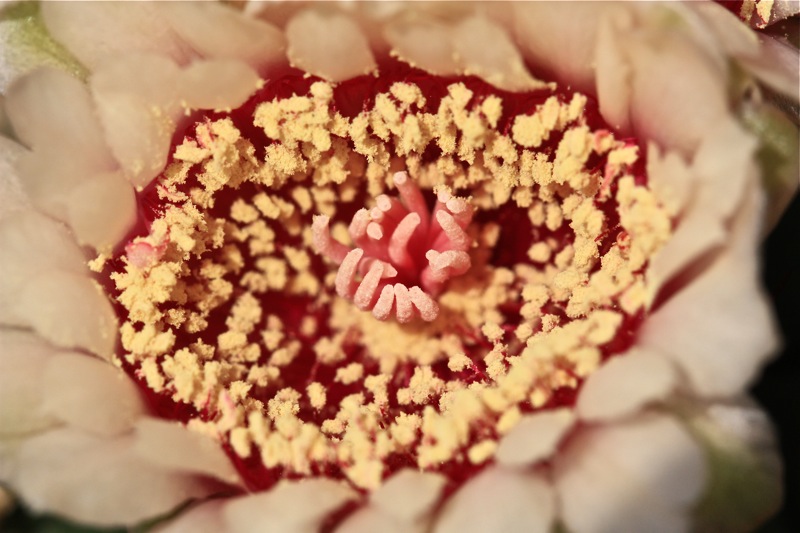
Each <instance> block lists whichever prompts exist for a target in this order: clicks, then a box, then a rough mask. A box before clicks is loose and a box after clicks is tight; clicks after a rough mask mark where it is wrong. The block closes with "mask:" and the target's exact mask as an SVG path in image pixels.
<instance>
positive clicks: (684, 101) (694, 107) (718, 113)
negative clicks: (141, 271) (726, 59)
mask: <svg viewBox="0 0 800 533" xmlns="http://www.w3.org/2000/svg"><path fill="white" fill-rule="evenodd" d="M648 35H649V34H648ZM655 35H657V36H658V42H657V43H652V42H651V41H649V40H648V39H650V37H647V38H645V37H643V36H638V35H637V36H636V37H630V38H628V39H627V40H626V43H625V44H624V46H626V48H627V50H628V54H629V57H630V59H631V64H632V88H633V93H632V98H631V105H632V113H631V120H632V123H633V126H634V128H635V130H636V131H637V132H638V133H639V135H641V136H642V137H645V138H649V139H653V140H654V141H656V142H657V143H659V144H660V145H662V146H664V147H667V148H671V149H676V150H678V151H680V152H681V153H683V154H687V155H688V154H693V153H694V151H695V150H696V149H697V146H698V145H699V144H700V142H701V141H702V140H703V139H705V138H707V136H708V135H710V134H711V131H712V129H713V128H714V127H715V126H716V124H718V123H719V122H720V120H722V118H723V117H725V116H727V114H728V109H727V101H728V100H727V94H726V86H725V83H726V73H725V72H722V71H720V70H719V69H718V68H717V67H716V65H715V64H714V62H713V60H712V59H711V58H710V57H709V56H707V55H705V53H704V52H703V50H702V49H700V48H698V47H697V46H696V45H694V44H693V43H691V42H690V41H689V40H688V39H685V38H682V37H681V36H680V35H676V34H673V33H666V32H657V33H655ZM678 73H679V74H678Z"/></svg>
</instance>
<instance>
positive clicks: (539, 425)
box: [496, 409, 575, 466]
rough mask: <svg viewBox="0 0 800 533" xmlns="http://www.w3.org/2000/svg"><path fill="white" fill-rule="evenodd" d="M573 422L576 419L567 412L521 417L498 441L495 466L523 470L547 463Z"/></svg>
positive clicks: (555, 411) (549, 412)
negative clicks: (498, 464) (513, 467)
mask: <svg viewBox="0 0 800 533" xmlns="http://www.w3.org/2000/svg"><path fill="white" fill-rule="evenodd" d="M574 422H575V416H574V415H573V414H572V411H571V410H570V409H556V410H553V411H543V412H539V413H535V414H532V415H526V416H524V417H522V419H521V420H520V421H519V423H518V424H517V425H516V426H514V428H513V429H512V430H511V431H510V432H509V433H508V435H506V436H505V437H503V440H501V441H500V446H499V447H498V448H497V455H496V457H497V462H498V463H500V464H503V465H506V466H525V465H532V464H534V463H536V462H538V461H541V460H543V459H547V458H548V457H550V456H551V455H552V454H553V453H554V452H555V451H556V449H557V448H558V444H559V442H561V439H562V438H563V437H564V435H566V433H567V431H569V430H570V428H572V425H573V424H574Z"/></svg>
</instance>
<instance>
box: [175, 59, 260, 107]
mask: <svg viewBox="0 0 800 533" xmlns="http://www.w3.org/2000/svg"><path fill="white" fill-rule="evenodd" d="M181 78H182V80H181V83H182V84H183V87H184V90H183V91H182V93H183V95H184V100H185V102H186V107H189V108H193V109H226V108H229V109H236V108H237V107H239V106H240V105H242V104H243V103H245V101H247V98H248V97H249V96H250V95H251V94H253V91H255V90H256V88H257V86H258V83H259V81H260V80H259V78H258V74H256V72H255V71H254V70H253V69H252V68H250V67H248V66H247V65H246V64H244V63H242V62H239V61H233V60H228V59H217V60H210V61H196V62H194V63H193V64H192V65H191V66H190V67H188V68H187V69H186V70H185V71H184V72H183V73H182V76H181Z"/></svg>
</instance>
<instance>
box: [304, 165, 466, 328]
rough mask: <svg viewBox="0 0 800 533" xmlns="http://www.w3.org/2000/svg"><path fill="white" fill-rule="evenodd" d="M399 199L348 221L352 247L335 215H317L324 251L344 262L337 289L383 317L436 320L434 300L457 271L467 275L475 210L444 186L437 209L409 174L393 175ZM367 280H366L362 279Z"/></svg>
mask: <svg viewBox="0 0 800 533" xmlns="http://www.w3.org/2000/svg"><path fill="white" fill-rule="evenodd" d="M393 181H394V185H395V186H396V187H397V191H398V193H399V196H400V197H399V199H398V198H395V197H391V196H388V195H385V194H382V195H380V196H378V197H377V198H375V204H376V205H375V207H374V208H372V209H370V210H367V209H359V210H358V211H356V213H355V214H354V215H353V218H352V220H351V221H350V226H349V227H348V233H349V235H350V238H351V239H352V248H351V247H348V246H346V245H344V244H342V243H340V242H338V241H336V240H334V239H333V237H332V236H331V233H330V227H329V222H330V220H329V219H328V217H324V216H318V217H315V218H314V223H313V225H312V228H311V229H312V239H313V242H314V247H315V248H316V250H317V252H318V253H319V254H320V255H322V256H323V257H325V258H327V259H328V260H330V261H331V262H333V263H335V264H337V265H339V270H338V272H337V274H336V281H335V286H336V293H337V294H338V295H339V296H341V297H342V298H345V299H347V300H350V301H352V302H353V304H354V305H355V306H356V307H358V308H359V309H361V310H364V311H367V310H371V311H372V314H373V315H374V316H375V318H377V319H378V320H388V319H389V317H391V316H392V315H394V316H395V318H396V319H397V321H398V322H400V323H407V322H410V321H411V320H413V319H414V318H415V317H419V318H421V319H422V320H424V321H426V322H431V321H433V320H436V318H437V317H438V315H439V305H438V304H437V303H436V300H435V299H434V297H435V296H437V295H438V294H439V293H441V291H442V290H443V289H444V286H445V285H446V283H447V282H448V281H449V280H450V279H452V278H453V277H456V276H460V275H462V274H464V273H466V272H467V271H468V270H469V268H470V266H471V261H470V257H469V253H468V250H469V249H470V247H471V246H472V237H470V235H469V233H468V232H467V228H468V226H469V224H470V222H471V221H472V216H473V209H472V206H471V205H470V204H469V202H468V201H467V200H466V199H464V198H457V197H454V196H452V195H451V194H450V193H449V192H447V191H439V193H438V194H437V198H436V203H435V206H434V207H433V212H432V213H431V212H430V211H429V209H428V206H427V203H426V202H425V197H424V196H423V194H422V191H421V190H420V189H419V187H417V185H416V184H415V183H414V182H413V181H412V180H411V179H410V178H409V177H408V174H406V173H405V172H398V173H396V174H395V175H394V176H393ZM359 278H360V279H359Z"/></svg>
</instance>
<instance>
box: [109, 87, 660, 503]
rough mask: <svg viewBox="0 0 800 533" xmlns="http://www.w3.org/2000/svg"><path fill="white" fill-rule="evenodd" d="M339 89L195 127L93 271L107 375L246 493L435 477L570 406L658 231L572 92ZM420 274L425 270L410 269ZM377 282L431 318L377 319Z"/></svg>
mask: <svg viewBox="0 0 800 533" xmlns="http://www.w3.org/2000/svg"><path fill="white" fill-rule="evenodd" d="M270 83H271V82H268V83H267V86H266V87H265V90H266V91H269V90H270ZM348 83H349V82H347V83H345V84H341V85H339V86H335V87H334V86H332V85H330V84H327V83H324V82H319V81H317V82H313V83H312V82H310V81H309V82H307V83H305V86H304V87H303V88H301V89H297V90H294V91H293V92H292V93H291V94H280V91H277V89H276V90H274V91H273V93H272V94H270V95H269V98H266V97H264V95H263V94H257V95H256V96H255V97H254V101H253V102H252V105H250V106H249V107H247V106H245V108H246V109H247V110H249V111H247V112H240V113H239V114H238V115H237V114H235V113H233V114H229V115H225V114H223V113H210V114H208V115H205V116H203V117H202V118H201V119H198V120H196V121H195V122H194V125H193V126H192V128H191V130H190V131H188V132H187V134H186V136H185V138H184V139H183V141H182V142H179V143H177V144H176V145H175V146H174V150H173V154H172V157H171V160H170V164H169V166H168V167H167V169H166V171H165V172H164V174H163V175H162V176H161V177H160V178H159V179H158V180H157V181H156V182H155V183H154V185H153V186H151V188H150V189H149V190H148V191H145V192H144V193H143V194H142V196H141V197H142V198H145V199H146V200H147V201H146V202H143V203H144V205H146V206H149V207H148V209H149V210H150V211H149V215H148V217H147V220H146V223H147V224H146V226H147V227H146V231H143V232H141V233H140V234H139V235H138V236H136V237H134V238H132V239H131V240H130V242H128V243H127V245H126V246H125V249H124V251H122V252H121V253H120V254H119V255H118V256H117V257H116V258H114V259H113V260H112V261H110V262H109V263H108V265H107V269H108V270H110V271H111V272H110V273H109V279H110V280H111V281H110V282H111V283H112V284H113V290H112V291H111V292H112V293H113V295H114V297H115V300H116V303H117V306H118V309H119V311H120V316H121V319H122V322H123V325H122V327H121V333H122V335H121V338H122V347H121V353H120V355H119V363H120V365H121V366H122V367H123V368H124V369H125V370H126V371H128V372H129V373H131V374H132V375H133V376H135V378H136V379H137V381H138V382H139V383H140V384H141V386H142V387H143V388H145V389H146V390H147V391H148V394H149V395H150V397H151V399H152V400H153V404H154V406H155V408H156V410H157V411H159V412H160V414H161V415H162V416H165V417H171V418H174V419H176V420H179V421H180V422H182V423H185V424H187V425H188V426H189V427H190V428H192V429H195V430H197V431H200V432H204V433H207V434H209V435H211V436H213V437H214V438H215V439H218V440H219V441H220V443H221V444H222V445H223V446H224V447H225V449H226V450H227V451H228V453H229V455H230V457H231V460H232V461H233V462H234V464H235V465H236V466H237V467H238V468H239V469H240V471H242V472H243V476H244V478H245V479H247V480H248V483H249V484H250V485H251V488H253V489H261V488H266V487H268V486H270V485H271V484H272V483H274V482H275V481H276V480H277V479H280V478H281V477H313V476H328V477H334V478H343V479H347V480H349V482H351V483H352V484H353V485H354V486H356V487H358V488H362V489H367V490H371V489H375V488H377V487H378V486H380V484H381V483H382V480H383V479H385V477H386V476H388V475H390V474H391V473H392V472H393V471H394V470H396V469H397V468H399V467H402V466H413V467H418V468H421V469H423V470H433V471H441V472H444V473H447V474H448V475H451V477H452V478H453V479H457V478H459V476H460V474H453V472H459V471H460V472H471V471H474V470H476V469H478V468H480V467H481V465H484V464H486V463H487V462H490V461H491V460H492V458H493V455H494V451H495V449H496V447H497V444H498V441H499V440H500V439H501V438H502V436H503V435H505V434H506V433H508V432H509V431H510V430H511V429H513V428H514V426H515V425H516V424H517V422H518V421H519V420H520V418H521V417H522V416H523V415H524V414H525V413H529V412H533V411H536V410H541V409H550V408H555V407H561V406H564V405H570V404H571V402H572V398H574V394H575V391H576V389H577V388H578V387H579V386H580V383H581V382H582V380H583V379H584V378H585V377H586V376H588V375H589V374H591V373H592V372H593V371H594V370H596V369H597V368H598V366H599V365H601V364H602V363H603V361H604V360H606V359H607V358H608V357H610V356H613V355H616V354H618V353H621V352H623V351H624V350H625V349H626V348H627V346H628V345H629V344H630V342H631V339H632V336H633V335H635V330H636V327H637V326H638V322H639V320H640V319H641V317H642V315H643V313H644V312H645V311H646V307H647V304H648V297H649V293H648V289H647V286H646V284H645V278H644V274H643V272H644V268H645V267H646V265H647V262H648V260H649V259H650V258H651V257H652V255H653V254H654V253H655V252H656V251H657V250H658V249H659V248H660V247H661V246H662V245H663V244H664V242H665V241H666V240H667V239H668V238H669V236H670V232H671V221H670V218H669V215H668V213H667V212H666V210H665V209H663V208H662V207H661V206H660V205H658V203H657V202H656V201H655V199H654V196H653V195H652V194H651V192H650V191H649V190H648V188H647V180H646V178H645V177H643V172H642V170H641V169H642V168H643V164H642V161H641V160H640V154H639V147H638V146H637V145H636V144H633V143H631V142H629V141H623V140H618V139H617V138H616V137H615V135H614V134H613V133H612V132H610V131H609V130H608V129H607V128H605V127H603V126H602V124H601V123H600V121H599V119H598V118H597V113H596V111H595V110H593V109H594V108H593V107H592V106H593V105H594V104H593V103H592V102H591V101H590V100H589V99H587V98H586V97H585V96H583V95H580V94H577V93H575V94H573V93H566V92H557V91H552V90H550V89H543V90H541V91H537V92H536V93H531V94H528V95H510V94H509V93H501V92H500V91H497V90H494V89H492V88H491V87H490V86H488V85H486V84H484V83H482V82H478V81H476V80H474V79H461V80H458V79H454V80H441V79H436V78H433V77H432V76H428V77H427V78H425V79H421V80H417V82H415V81H414V78H413V77H405V78H402V79H400V78H399V79H397V80H395V81H393V82H391V83H385V84H384V85H383V86H382V88H381V89H380V90H378V91H375V92H373V93H371V94H370V95H369V97H368V98H363V99H359V98H360V97H359V98H357V96H359V95H361V94H362V93H359V92H358V90H357V89H358V87H359V86H358V82H357V81H354V82H353V83H352V84H350V85H348ZM364 83H367V82H364ZM354 87H355V88H354ZM348 91H350V92H348ZM265 94H266V93H265ZM354 94H355V95H356V96H354ZM354 99H355V100H357V102H356V104H358V105H354V104H353V102H352V100H354ZM240 111H241V110H240ZM398 172H401V173H406V174H401V175H400V176H401V177H400V178H399V180H398V179H397V178H395V176H396V175H397V173H398ZM402 176H405V177H402ZM409 185H413V187H414V188H416V189H417V193H418V195H417V196H415V198H416V200H414V201H415V202H416V204H414V205H411V203H413V202H412V201H411V200H408V199H407V198H406V196H404V192H403V190H402V187H408V186H409ZM409 198H410V197H409ZM399 200H403V201H399ZM450 200H454V201H453V202H450V203H448V202H449V201H450ZM455 200H457V201H455ZM387 202H388V203H387ZM420 202H421V203H420ZM439 204H441V205H444V206H449V207H450V210H449V211H448V210H447V208H445V207H441V206H439ZM398 206H399V207H398ZM437 206H439V207H437ZM423 207H424V208H425V209H423ZM384 208H385V209H384ZM395 208H396V209H400V208H403V209H405V211H402V212H401V211H395V212H393V213H394V214H395V215H398V213H399V214H402V215H403V216H402V217H399V215H398V217H396V219H395V221H394V222H392V223H391V231H389V230H386V228H387V227H388V226H386V225H384V226H380V225H381V224H383V222H381V221H382V220H384V219H383V218H380V217H383V216H384V215H385V216H387V217H388V216H390V215H389V214H388V213H389V210H390V209H395ZM437 209H438V211H437ZM422 211H425V213H427V214H423V213H422ZM437 212H445V215H438V216H439V217H444V218H447V217H450V218H449V219H448V222H447V223H450V222H453V224H456V223H457V222H458V223H457V224H456V225H457V227H458V230H459V231H460V232H461V233H463V236H460V235H459V237H458V238H459V239H460V240H458V242H457V243H456V244H453V243H455V242H456V241H455V240H451V239H450V237H449V235H448V238H447V239H442V240H441V242H445V244H441V242H440V241H436V239H435V237H430V240H425V239H427V238H428V237H427V235H428V234H425V235H426V236H425V237H424V238H423V237H416V236H415V235H416V234H415V233H413V232H414V231H416V229H414V228H417V227H418V226H419V225H420V224H421V221H417V220H416V219H415V218H414V216H411V215H412V214H415V213H416V214H418V215H417V218H420V220H421V217H425V216H428V217H436V216H437V215H436V213H437ZM463 212H469V217H468V218H467V217H463V218H461V219H460V222H459V219H458V213H463ZM358 213H361V214H360V215H359V214H358ZM382 213H383V214H382ZM370 216H372V217H373V218H372V219H370V218H369V217H370ZM392 216H394V215H392ZM358 217H362V219H363V217H367V219H363V220H362V221H361V222H362V223H363V224H362V226H363V231H361V230H359V229H358V228H356V230H358V231H356V232H355V233H354V230H353V224H355V220H356V219H357V218H358ZM408 217H411V219H410V220H411V221H410V222H408V223H406V226H413V228H412V229H411V230H408V228H406V229H405V230H403V231H405V232H406V233H404V234H400V235H399V236H398V237H397V238H396V241H397V242H400V244H399V245H397V244H396V245H395V248H394V251H392V250H393V249H392V248H391V243H390V242H389V241H390V240H391V239H392V236H393V235H395V234H398V232H400V231H401V230H400V229H398V228H399V225H400V224H402V222H401V220H405V219H406V218H408ZM378 219H379V220H378ZM376 220H378V223H377V225H378V226H380V228H379V229H380V231H379V230H378V229H374V228H373V230H372V232H373V233H371V234H368V233H367V229H366V228H367V225H368V224H369V223H370V222H375V221H376ZM428 222H429V221H425V223H428ZM387 224H388V223H387ZM443 224H444V223H443ZM441 227H442V228H443V227H444V225H442V226H441ZM440 229H441V228H440ZM451 229H452V228H451ZM384 230H386V231H384ZM453 232H455V229H453ZM453 235H455V233H453ZM381 239H383V240H381ZM403 239H405V240H403ZM414 239H416V240H414ZM453 239H455V237H454V238H453ZM417 241H419V242H417ZM392 242H394V241H392ZM376 243H378V244H376ZM381 243H382V244H381ZM415 243H416V244H415ZM420 243H422V244H420ZM437 243H438V244H437ZM373 245H374V246H375V247H376V248H374V249H373V248H369V247H370V246H373ZM356 249H360V250H362V254H361V255H359V254H355V255H357V256H358V257H355V256H353V255H352V254H353V250H356ZM364 250H373V252H369V253H366V252H364ZM374 250H378V251H374ZM398 250H400V251H398ZM431 250H432V251H433V253H429V252H430V251H431ZM384 252H385V253H386V254H387V255H386V256H380V257H383V259H382V260H380V261H379V260H377V259H375V258H377V257H379V255H380V254H381V253H384ZM449 252H453V253H450V255H448V257H450V258H451V259H452V258H454V257H455V253H456V252H458V254H459V255H458V257H459V259H458V263H457V264H456V263H455V262H450V263H447V264H446V265H445V263H443V262H442V261H444V259H439V256H444V254H445V253H449ZM370 254H372V255H370ZM404 254H405V255H404ZM415 254H416V255H415ZM351 256H352V257H353V258H352V259H348V258H350V257H351ZM369 258H372V259H371V262H366V263H364V260H365V259H369ZM348 260H349V261H350V263H351V264H350V266H349V267H347V268H348V269H347V271H346V272H345V274H344V275H342V274H341V272H342V270H343V269H345V263H346V262H347V261H348ZM435 260H438V261H440V263H437V264H441V265H445V266H446V267H447V268H450V269H451V270H448V271H447V272H448V275H447V276H443V275H442V276H439V277H435V276H434V277H433V278H431V277H430V276H431V275H430V274H426V275H423V271H424V270H425V269H426V268H428V269H429V270H430V269H431V268H432V267H431V266H430V265H432V264H433V262H434V261H435ZM448 261H450V259H448ZM452 261H456V260H455V259H452ZM409 262H410V263H409ZM379 263H380V265H379V266H378V267H376V266H375V265H378V264H379ZM409 264H411V265H412V266H413V268H411V267H408V265H409ZM109 265H110V266H109ZM340 265H341V266H340ZM384 265H386V266H384ZM404 265H405V266H404ZM456 266H457V267H458V268H455V267H456ZM406 267H408V268H406ZM443 268H444V267H442V269H443ZM404 269H405V270H404ZM440 270H441V269H440ZM392 271H394V274H392ZM442 271H444V270H442ZM393 275H395V276H400V277H402V279H403V281H402V283H401V282H397V283H396V284H394V285H393V284H391V283H394V282H392V281H391V279H390V278H392V276H393ZM342 276H344V277H345V278H346V279H344V281H342V280H341V279H337V277H338V278H342ZM369 276H372V278H369ZM425 276H428V277H427V278H426V277H425ZM397 279H400V278H397ZM431 279H434V280H435V281H431ZM373 282H374V283H373ZM390 282H391V283H390ZM368 283H369V284H370V286H369V287H368V288H371V290H370V291H366V289H364V290H362V293H361V296H360V298H361V299H360V300H358V298H359V296H358V292H357V291H359V290H361V289H360V287H362V286H365V285H367V284H368ZM400 284H403V285H404V287H405V288H406V289H407V290H412V287H414V286H415V285H414V284H416V286H417V288H418V289H419V292H420V293H422V294H423V295H424V296H425V297H426V298H427V299H428V300H430V302H432V304H431V305H434V306H435V309H436V313H435V315H433V314H431V313H430V312H428V313H427V314H426V311H425V309H423V307H424V305H427V304H424V305H423V304H419V305H418V304H417V303H416V302H417V300H414V298H417V297H418V296H419V295H417V296H414V297H413V298H412V297H404V296H396V297H394V299H392V300H391V301H389V303H388V308H387V304H386V303H385V302H386V301H385V300H384V301H383V302H384V303H383V304H381V303H380V302H381V300H380V299H381V298H384V296H383V293H384V292H386V290H387V289H386V287H392V289H391V290H389V292H392V291H394V290H395V287H396V286H397V285H400ZM397 290H400V289H397ZM400 292H402V290H400ZM393 294H396V293H393ZM401 298H409V299H408V300H406V301H405V303H403V302H401ZM359 302H360V303H359ZM409 302H412V303H413V304H414V306H416V307H413V308H412V310H411V311H408V313H411V314H408V315H402V316H403V317H405V318H407V319H400V317H401V313H402V312H405V311H403V310H402V309H401V305H406V304H408V305H411V304H410V303H409ZM403 309H405V308H403ZM427 309H428V311H430V309H432V307H430V306H429V307H428V308H427ZM412 311H413V312H412ZM415 313H416V314H415ZM462 477H463V476H462Z"/></svg>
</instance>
